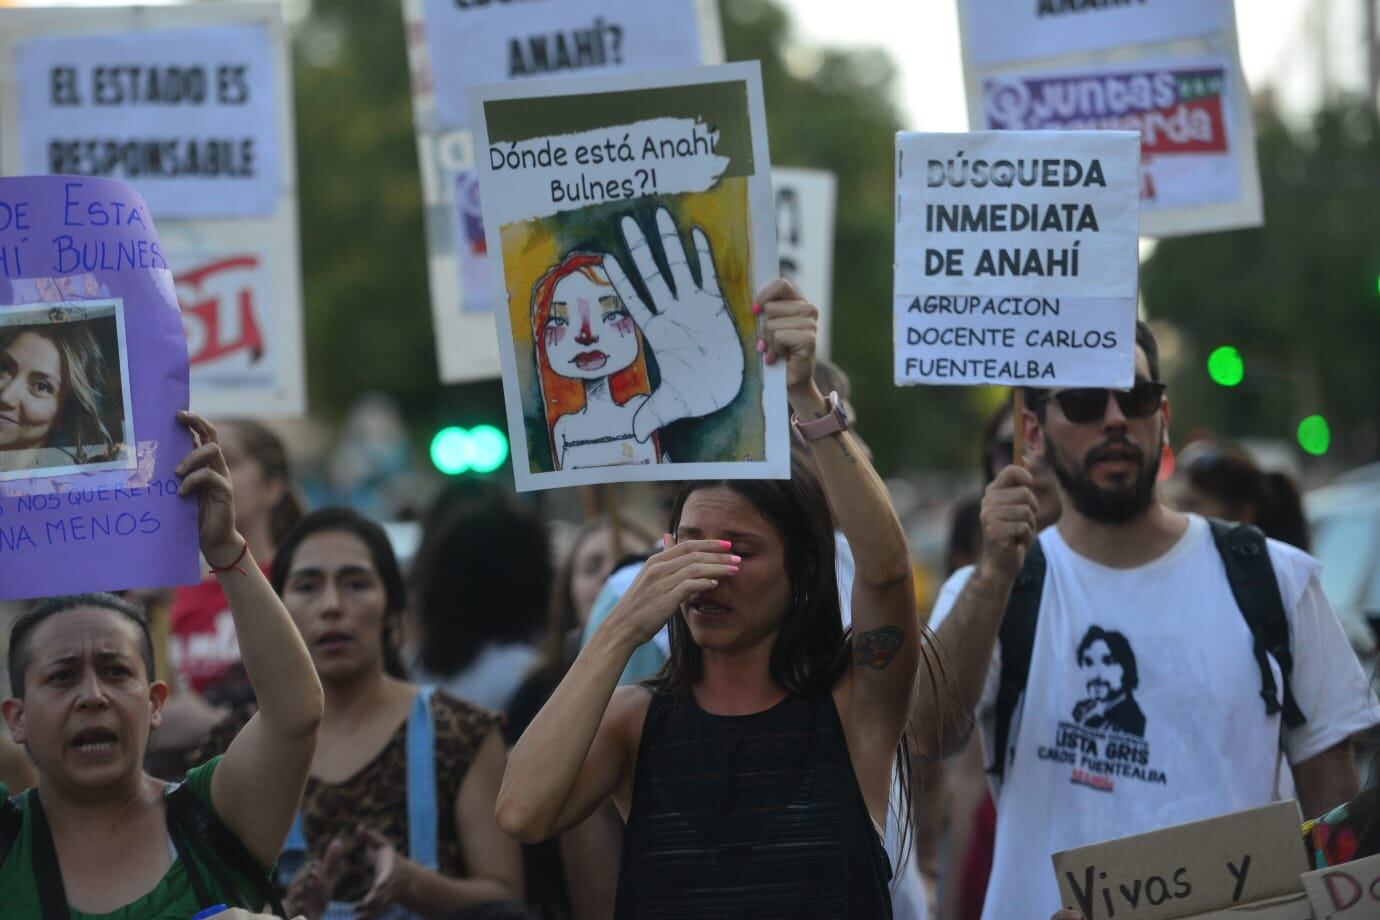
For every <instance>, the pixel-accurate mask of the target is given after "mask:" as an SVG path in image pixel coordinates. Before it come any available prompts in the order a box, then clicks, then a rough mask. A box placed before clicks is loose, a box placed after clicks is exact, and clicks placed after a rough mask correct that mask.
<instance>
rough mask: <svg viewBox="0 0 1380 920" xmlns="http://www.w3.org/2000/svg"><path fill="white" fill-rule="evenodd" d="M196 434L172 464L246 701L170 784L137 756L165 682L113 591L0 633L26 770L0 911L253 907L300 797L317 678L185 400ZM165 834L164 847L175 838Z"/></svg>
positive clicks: (38, 610) (3, 872) (67, 600)
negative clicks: (243, 677)
mask: <svg viewBox="0 0 1380 920" xmlns="http://www.w3.org/2000/svg"><path fill="white" fill-rule="evenodd" d="M180 418H181V420H182V422H183V423H184V424H185V425H187V427H188V428H189V429H190V430H191V432H192V436H193V440H194V443H195V444H196V447H195V449H194V450H193V451H192V452H191V453H190V454H188V455H187V457H186V458H185V459H184V460H183V461H182V463H181V464H180V465H179V466H178V467H177V470H176V472H177V475H178V476H179V477H181V478H182V483H181V486H180V488H179V493H180V494H182V495H188V496H190V495H195V496H196V499H197V502H198V507H199V517H200V525H199V531H200V543H201V551H202V554H203V555H204V556H205V557H206V559H207V560H209V561H210V562H211V563H212V565H213V566H216V567H217V568H216V572H217V575H218V577H219V580H220V584H221V587H222V588H223V590H224V591H225V596H226V599H227V600H228V602H229V605H230V610H231V612H232V613H233V615H234V618H235V627H236V629H237V631H238V633H239V636H240V648H241V650H242V652H243V654H244V663H245V668H246V670H247V671H248V673H249V678H250V680H251V681H252V682H253V684H254V687H255V689H256V690H257V692H258V694H259V698H260V699H261V700H262V701H263V705H262V707H261V708H260V710H259V712H258V714H257V715H255V716H254V717H253V718H252V719H251V720H250V721H249V723H248V724H247V725H246V726H245V727H244V730H243V731H242V732H240V735H239V737H238V738H236V740H235V743H234V744H232V745H231V746H230V748H229V750H227V751H226V752H225V755H224V756H223V757H218V758H215V759H213V760H211V761H210V762H208V763H206V764H204V765H202V766H201V767H198V768H197V769H195V770H193V771H192V772H191V773H190V774H188V776H187V779H186V782H185V783H183V784H181V785H179V786H177V787H171V786H168V785H167V784H165V783H163V782H162V781H160V780H157V779H155V778H153V777H152V776H149V775H148V774H147V773H145V772H144V770H143V766H142V765H143V759H144V752H145V750H146V748H147V746H148V740H149V733H150V732H151V731H152V730H153V729H155V728H157V727H158V726H159V725H160V724H161V722H162V707H163V703H164V701H165V700H166V699H167V694H168V687H167V684H165V683H163V682H162V681H160V680H157V679H156V675H155V674H154V673H153V647H152V640H151V639H150V636H149V631H148V623H147V621H146V619H145V618H144V616H143V614H142V612H141V611H139V610H137V609H135V608H133V607H130V606H129V605H128V604H126V603H124V602H123V601H121V600H120V599H119V598H116V597H114V596H113V595H109V594H89V595H79V596H71V597H60V598H52V599H49V600H47V601H45V602H43V603H41V604H39V605H38V606H37V607H35V608H34V609H32V610H30V611H29V612H27V613H25V614H24V615H23V616H21V617H20V618H19V619H18V620H16V621H15V624H14V626H13V627H12V629H11V631H10V649H9V670H10V680H11V688H10V689H11V693H12V696H11V698H10V699H7V700H5V702H4V705H3V711H4V716H5V721H6V722H7V723H8V727H9V732H10V737H11V738H12V739H13V740H14V741H15V742H16V743H18V744H21V745H23V746H24V747H25V748H26V749H27V751H28V753H29V755H30V757H31V758H32V759H33V762H34V764H35V766H36V767H37V770H38V777H39V778H38V786H37V788H35V789H32V790H30V791H29V792H27V793H25V794H24V795H23V796H21V797H20V798H19V800H18V810H17V812H12V813H11V814H10V815H6V814H4V813H3V812H4V810H5V806H7V805H8V803H6V802H5V800H4V799H3V798H0V825H4V824H5V823H6V822H7V821H9V820H11V819H14V818H16V817H17V821H18V823H17V825H15V824H11V825H10V826H11V827H16V826H17V835H16V836H15V837H14V842H13V844H12V845H11V847H10V849H9V852H8V855H7V856H5V858H4V860H3V862H0V892H3V896H2V897H0V913H3V914H4V915H5V916H11V915H13V916H22V917H67V916H68V915H69V913H68V912H69V910H70V911H72V912H80V915H81V916H92V917H96V918H100V920H126V918H128V920H133V918H140V920H186V918H188V917H190V916H192V915H193V914H195V913H197V912H198V911H200V910H203V909H205V908H208V907H211V906H214V905H216V904H221V903H224V904H232V905H240V906H245V907H249V908H251V909H255V910H258V909H261V908H262V907H263V906H264V901H265V898H266V895H267V893H268V891H269V886H268V875H269V868H268V867H270V866H272V865H273V863H274V862H275V860H276V859H277V857H278V852H279V851H280V849H281V848H282V844H283V840H284V838H285V836H286V834H287V832H288V828H289V827H290V825H291V823H292V817H293V814H294V813H295V812H296V809H297V801H298V799H299V798H300V796H301V794H302V784H303V782H304V781H305V780H306V776H307V768H308V766H309V764H310V762H311V757H312V752H313V749H314V748H315V745H316V730H317V727H318V725H319V724H320V721H321V713H322V697H321V684H320V683H319V681H318V680H317V678H316V673H315V671H314V669H313V668H312V666H311V659H310V658H309V657H308V654H307V650H306V648H305V646H304V645H303V643H302V640H301V637H300V636H299V635H298V632H297V630H296V629H295V628H294V627H293V625H292V621H291V620H290V619H289V618H288V615H287V611H285V610H284V609H283V606H282V604H281V603H280V602H279V601H278V598H277V596H276V595H275V594H274V593H273V590H272V589H271V588H270V587H269V584H268V581H267V580H266V579H265V578H264V576H263V573H262V572H261V571H260V570H259V568H258V567H257V566H256V565H255V563H254V558H253V554H252V552H250V551H249V548H248V545H247V544H246V543H245V541H244V538H243V537H241V536H240V535H239V533H238V532H237V531H236V529H235V517H234V496H233V489H232V487H231V485H230V478H229V471H228V470H227V468H226V465H225V459H224V457H223V456H222V455H221V452H220V446H219V444H217V443H216V432H215V429H214V428H212V427H211V425H210V424H208V423H207V422H205V421H204V420H202V419H200V418H199V417H197V416H194V415H190V414H188V413H182V414H181V416H180ZM170 841H171V843H172V847H170V846H169V842H170Z"/></svg>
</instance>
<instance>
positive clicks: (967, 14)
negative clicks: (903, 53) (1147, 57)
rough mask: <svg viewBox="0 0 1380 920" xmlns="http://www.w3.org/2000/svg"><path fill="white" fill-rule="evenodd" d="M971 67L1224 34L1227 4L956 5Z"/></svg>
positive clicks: (1004, 0)
mask: <svg viewBox="0 0 1380 920" xmlns="http://www.w3.org/2000/svg"><path fill="white" fill-rule="evenodd" d="M959 12H960V15H961V16H962V19H963V22H964V31H965V33H966V34H967V35H968V36H969V38H968V42H967V53H968V57H969V58H970V59H971V61H972V63H974V64H983V65H987V64H1003V63H1007V62H1010V61H1024V60H1030V59H1032V58H1044V57H1054V56H1057V55H1061V54H1069V53H1071V52H1081V51H1098V50H1103V49H1107V48H1117V47H1120V46H1123V45H1137V44H1152V43H1155V42H1167V41H1174V40H1176V39H1184V38H1197V37H1201V36H1205V35H1213V34H1216V33H1220V32H1222V31H1225V30H1226V28H1227V23H1228V22H1229V21H1230V20H1231V17H1232V6H1231V0H959Z"/></svg>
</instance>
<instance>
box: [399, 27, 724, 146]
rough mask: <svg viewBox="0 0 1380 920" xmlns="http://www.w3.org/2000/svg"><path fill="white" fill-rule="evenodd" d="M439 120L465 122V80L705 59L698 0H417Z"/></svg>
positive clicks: (451, 124)
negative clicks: (423, 23) (420, 6)
mask: <svg viewBox="0 0 1380 920" xmlns="http://www.w3.org/2000/svg"><path fill="white" fill-rule="evenodd" d="M422 7H423V13H424V17H425V22H426V36H427V46H428V47H427V50H428V52H429V57H430V62H431V78H432V86H433V89H434V91H435V98H436V108H435V118H436V123H437V126H438V127H443V128H467V127H469V115H468V111H467V108H466V102H465V87H467V86H477V85H482V84H486V83H502V82H505V81H507V80H520V79H525V78H531V77H548V78H549V77H560V76H565V75H576V76H586V75H594V74H608V73H618V72H625V71H638V70H653V69H659V68H670V67H694V66H696V65H698V64H701V63H703V58H702V51H701V37H700V33H701V13H700V9H699V7H700V4H699V3H698V2H697V0H662V2H659V3H647V2H646V0H559V2H557V0H512V2H499V0H422Z"/></svg>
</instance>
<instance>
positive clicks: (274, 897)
mask: <svg viewBox="0 0 1380 920" xmlns="http://www.w3.org/2000/svg"><path fill="white" fill-rule="evenodd" d="M174 828H176V830H174ZM168 829H169V831H170V832H172V834H173V841H174V842H175V843H176V844H177V846H178V848H179V849H182V848H183V841H184V840H185V841H186V842H187V846H190V847H194V848H195V852H196V853H197V854H198V855H200V856H201V857H203V860H202V861H203V864H204V865H205V866H206V868H207V870H208V871H210V873H211V874H212V876H214V877H215V880H216V884H217V885H219V886H220V889H221V891H222V892H224V894H225V895H226V896H227V897H233V898H235V899H237V900H238V901H239V906H241V907H246V908H249V909H251V910H258V909H259V908H260V905H261V904H263V905H267V906H270V907H272V908H273V910H274V912H275V913H277V915H278V916H280V917H286V916H287V912H286V911H285V910H284V909H283V903H282V901H281V900H280V899H279V897H278V892H277V890H276V889H275V888H274V887H273V883H272V881H271V880H270V879H269V877H268V870H266V869H265V868H264V867H263V866H260V865H259V861H258V860H257V859H255V858H254V855H253V854H252V853H250V852H249V850H248V849H247V848H246V847H245V845H244V842H243V841H241V840H240V838H239V837H237V836H235V832H234V831H232V830H230V828H228V827H226V826H225V822H224V821H222V820H221V819H220V817H219V816H217V815H216V813H215V812H214V811H212V810H211V808H210V806H208V805H207V804H206V803H205V802H203V801H202V800H201V799H200V798H198V797H197V795H196V793H195V792H193V791H192V790H191V789H190V788H189V787H188V786H187V785H186V784H185V783H184V784H183V785H181V786H178V787H177V788H176V789H174V790H173V791H172V792H170V793H168ZM189 855H190V851H189ZM212 857H214V858H212ZM217 860H220V861H221V862H224V863H225V864H226V865H228V866H229V867H230V868H232V869H234V870H235V872H237V873H238V874H239V875H241V876H244V877H245V878H247V879H250V880H251V881H252V884H253V886H254V890H253V891H252V892H251V893H250V894H251V895H252V897H254V898H255V899H256V901H255V902H254V903H251V902H250V901H249V900H248V899H246V898H245V897H244V892H242V891H240V888H239V886H238V885H237V884H235V882H234V880H233V879H231V878H229V877H227V876H226V875H225V873H224V872H222V871H221V870H220V866H219V864H218V863H217ZM187 868H188V875H189V877H190V876H192V872H191V870H192V865H191V860H188V866H187ZM194 884H195V883H194ZM197 894H198V897H201V893H200V892H198V893H197ZM205 906H210V905H209V904H207V905H205Z"/></svg>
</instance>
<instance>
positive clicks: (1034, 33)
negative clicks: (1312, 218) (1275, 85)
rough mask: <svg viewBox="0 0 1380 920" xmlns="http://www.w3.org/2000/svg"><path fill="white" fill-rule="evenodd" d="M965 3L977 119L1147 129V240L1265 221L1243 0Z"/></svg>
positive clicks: (971, 115) (1030, 125)
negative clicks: (1241, 33)
mask: <svg viewBox="0 0 1380 920" xmlns="http://www.w3.org/2000/svg"><path fill="white" fill-rule="evenodd" d="M1037 2H1038V4H1039V6H1038V7H1037V5H1036V4H1037ZM1046 6H1049V7H1050V9H1045V8H1046ZM1073 7H1080V8H1079V9H1074V8H1073ZM1056 8H1057V9H1056ZM959 10H960V13H961V16H960V27H961V30H962V35H963V44H964V71H965V82H966V84H967V92H968V119H969V123H970V124H971V125H972V126H973V127H975V128H982V129H987V130H1086V129H1112V130H1123V131H1140V132H1141V134H1142V136H1143V138H1144V146H1143V148H1142V151H1141V154H1142V172H1141V223H1140V232H1141V234H1142V235H1143V236H1151V237H1165V236H1176V235H1181V234H1189V233H1209V232H1214V231H1217V230H1228V229H1233V228H1237V227H1253V226H1258V225H1259V224H1260V223H1261V221H1262V220H1263V219H1264V214H1263V208H1262V204H1261V195H1260V177H1259V172H1258V168H1257V165H1256V158H1255V128H1254V125H1253V124H1252V120H1251V109H1250V93H1249V91H1248V90H1247V88H1246V81H1245V77H1244V75H1243V73H1242V71H1241V63H1240V59H1239V56H1238V54H1237V40H1236V18H1235V14H1234V12H1233V9H1232V5H1231V3H1230V2H1229V0H1202V2H1199V0H1147V2H1144V3H1135V4H1125V3H1102V2H1088V3H1081V2H1075V0H1069V2H1064V3H1060V2H1057V0H1020V2H1019V3H1016V2H1013V0H960V4H959ZM1031 20H1037V22H1032V21H1031ZM1098 23H1101V24H1105V26H1106V28H1105V29H1104V28H1101V27H1100V26H1097V25H1096V24H1098ZM997 46H1001V48H1002V49H1004V50H1002V52H1001V53H1000V54H995V55H994V54H993V53H992V51H993V49H994V48H995V47H997Z"/></svg>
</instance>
